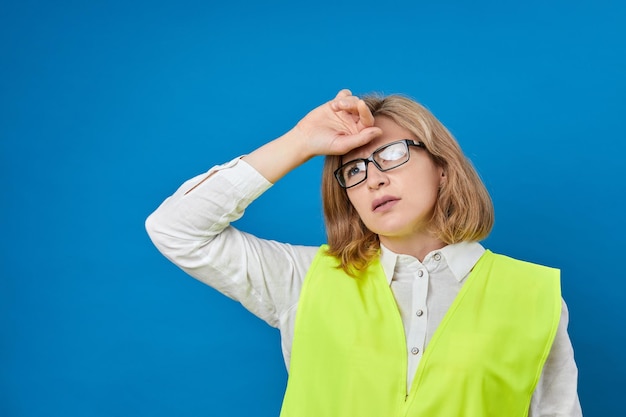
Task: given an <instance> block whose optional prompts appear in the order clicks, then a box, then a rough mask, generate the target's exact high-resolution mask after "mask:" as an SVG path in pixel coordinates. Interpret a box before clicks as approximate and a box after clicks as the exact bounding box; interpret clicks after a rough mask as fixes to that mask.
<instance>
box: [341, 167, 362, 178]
mask: <svg viewBox="0 0 626 417" xmlns="http://www.w3.org/2000/svg"><path fill="white" fill-rule="evenodd" d="M360 173H361V168H360V167H359V166H358V165H353V166H351V167H348V168H346V171H345V176H346V178H350V177H354V176H355V175H359V174H360Z"/></svg>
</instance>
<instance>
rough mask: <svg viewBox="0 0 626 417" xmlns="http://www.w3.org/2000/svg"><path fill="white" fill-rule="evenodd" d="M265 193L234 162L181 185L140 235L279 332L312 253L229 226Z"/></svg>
mask: <svg viewBox="0 0 626 417" xmlns="http://www.w3.org/2000/svg"><path fill="white" fill-rule="evenodd" d="M271 186H272V184H271V183H270V182H268V181H267V180H266V179H265V178H264V177H263V176H262V175H261V174H259V173H258V172H257V171H256V170H254V169H253V168H252V167H251V166H250V165H248V164H247V163H246V162H245V161H243V160H241V159H239V158H236V159H234V160H232V161H230V162H229V163H227V164H224V165H221V166H217V167H214V168H212V169H211V170H209V171H208V172H207V173H205V174H202V175H199V176H197V177H195V178H192V179H190V180H188V181H186V182H185V183H184V184H182V185H181V186H180V187H179V188H178V190H177V191H176V192H175V193H174V194H173V195H172V196H170V197H169V198H167V199H166V200H165V201H164V202H163V203H162V204H161V205H160V206H159V207H158V208H157V210H156V211H154V212H153V213H152V214H151V215H150V216H149V217H148V219H147V220H146V229H147V231H148V235H149V236H150V238H151V239H152V241H153V243H154V245H155V246H156V247H157V248H158V249H159V251H160V252H161V253H162V254H163V255H164V256H165V257H166V258H168V259H169V260H170V261H172V262H173V263H174V264H176V265H177V266H179V267H180V268H181V269H182V270H184V271H185V272H186V273H188V274H189V275H191V276H192V277H194V278H196V279H198V280H200V281H202V282H204V283H206V284H208V285H210V286H211V287H213V288H215V289H216V290H218V291H219V292H221V293H223V294H225V295H227V296H228V297H230V298H232V299H234V300H237V301H239V302H240V303H241V304H242V305H243V306H244V307H245V308H246V309H248V310H249V311H250V312H252V313H253V314H255V315H256V316H258V317H259V318H261V319H262V320H264V321H266V322H267V323H268V324H269V325H271V326H273V327H279V326H281V320H283V319H284V317H282V316H283V314H284V313H285V312H287V311H289V310H290V309H292V307H293V306H295V305H296V304H297V301H298V297H299V295H300V289H301V287H302V281H303V279H304V276H305V274H306V272H307V270H308V268H309V266H310V264H311V262H312V260H313V257H314V256H315V254H316V252H317V249H318V248H317V247H310V246H297V245H290V244H286V243H279V242H276V241H271V240H264V239H260V238H257V237H255V236H252V235H250V234H248V233H244V232H242V231H239V230H237V229H235V228H234V227H232V226H230V223H231V222H233V221H235V220H237V219H239V218H240V217H241V216H242V215H243V213H244V211H245V209H246V208H247V207H248V205H249V204H250V203H251V202H252V201H254V199H256V198H257V197H259V196H260V195H261V194H262V193H263V192H265V191H266V190H267V189H269V188H270V187H271ZM283 324H284V323H283Z"/></svg>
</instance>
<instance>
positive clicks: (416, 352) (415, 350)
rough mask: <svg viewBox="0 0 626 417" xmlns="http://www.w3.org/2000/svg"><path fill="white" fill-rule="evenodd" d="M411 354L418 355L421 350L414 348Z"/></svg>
mask: <svg viewBox="0 0 626 417" xmlns="http://www.w3.org/2000/svg"><path fill="white" fill-rule="evenodd" d="M411 353H412V354H414V355H417V354H418V353H420V350H419V349H418V348H416V347H414V348H412V349H411Z"/></svg>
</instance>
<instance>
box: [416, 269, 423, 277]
mask: <svg viewBox="0 0 626 417" xmlns="http://www.w3.org/2000/svg"><path fill="white" fill-rule="evenodd" d="M417 276H418V277H422V276H424V271H422V270H421V269H420V270H419V271H417Z"/></svg>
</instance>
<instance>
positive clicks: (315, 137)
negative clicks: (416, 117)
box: [292, 90, 382, 156]
mask: <svg viewBox="0 0 626 417" xmlns="http://www.w3.org/2000/svg"><path fill="white" fill-rule="evenodd" d="M292 133H294V134H295V135H296V136H297V137H298V139H299V140H301V141H302V145H303V146H304V148H305V150H306V152H308V153H310V156H316V155H343V154H345V153H347V152H349V151H351V150H352V149H354V148H358V147H359V146H363V145H365V144H367V143H369V142H370V141H371V140H372V139H374V138H375V137H377V136H379V135H380V134H381V133H382V131H381V130H380V129H379V128H377V127H374V116H372V113H371V112H370V110H369V108H368V107H367V105H366V104H365V102H364V101H363V100H361V99H359V98H358V97H356V96H354V95H352V92H351V91H350V90H341V91H340V92H339V93H338V94H337V96H336V97H335V98H334V99H333V100H331V101H329V102H327V103H325V104H322V105H321V106H319V107H317V108H316V109H314V110H312V111H311V112H310V113H309V114H307V115H306V116H305V117H304V118H302V120H300V121H299V122H298V124H297V125H296V126H295V128H294V129H293V131H292Z"/></svg>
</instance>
